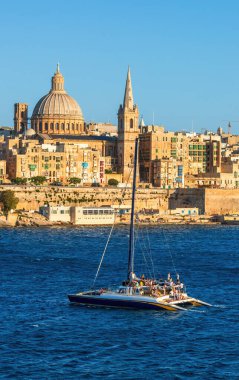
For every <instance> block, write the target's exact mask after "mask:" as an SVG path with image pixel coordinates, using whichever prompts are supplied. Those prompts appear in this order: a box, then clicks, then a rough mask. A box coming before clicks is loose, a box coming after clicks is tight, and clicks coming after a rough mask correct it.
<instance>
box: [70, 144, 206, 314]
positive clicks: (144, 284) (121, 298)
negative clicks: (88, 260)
mask: <svg viewBox="0 0 239 380" xmlns="http://www.w3.org/2000/svg"><path fill="white" fill-rule="evenodd" d="M137 161H138V138H137V139H136V140H135V155H134V171H133V188H132V200H131V219H130V234H129V250H128V273H127V279H126V280H125V281H123V282H122V284H121V285H120V286H118V287H117V288H116V289H114V290H112V289H109V288H101V289H94V288H93V289H91V290H87V291H83V292H79V293H76V294H69V295H68V298H69V300H70V302H72V303H76V304H80V305H88V306H105V307H119V308H134V309H154V310H168V311H180V310H186V308H187V307H189V306H211V305H210V304H208V303H206V302H203V301H201V300H198V299H196V298H193V297H191V296H189V295H188V294H187V293H186V289H185V286H184V284H183V283H181V281H180V277H179V275H178V274H177V276H176V279H175V281H174V280H173V279H172V277H171V275H170V273H169V274H168V276H167V279H165V280H162V279H160V280H157V279H154V278H153V279H152V278H145V276H144V275H142V276H140V277H138V276H137V275H136V274H135V271H134V253H135V239H134V211H135V192H136V172H137ZM108 241H109V239H108ZM108 241H107V245H108ZM107 245H106V247H107ZM105 251H106V248H105V250H104V252H103V255H102V258H101V262H100V265H101V263H102V260H103V257H104V254H105ZM99 268H100V266H99ZM99 268H98V270H97V273H96V277H97V275H98V272H99ZM96 277H95V279H96Z"/></svg>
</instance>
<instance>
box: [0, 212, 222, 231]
mask: <svg viewBox="0 0 239 380" xmlns="http://www.w3.org/2000/svg"><path fill="white" fill-rule="evenodd" d="M129 222H130V218H129V215H127V216H125V215H124V216H123V217H122V216H117V217H116V222H115V224H116V225H128V224H129ZM137 223H140V224H141V225H149V226H156V225H162V224H172V225H173V224H174V225H176V224H177V225H178V224H181V225H211V224H221V221H220V220H217V219H215V218H212V217H206V216H204V215H200V216H194V217H192V216H184V217H182V216H178V215H163V216H159V215H155V214H154V215H139V217H138V218H137ZM54 226H62V227H63V226H65V227H76V226H77V225H74V224H72V223H65V222H52V221H49V220H48V219H47V218H46V217H44V216H43V215H41V214H39V213H38V212H34V213H30V212H26V211H24V212H17V213H12V214H9V215H8V218H7V219H6V217H5V216H4V215H0V228H1V227H54ZM79 226H80V225H79ZM97 226H99V225H95V227H97ZM92 227H94V225H92Z"/></svg>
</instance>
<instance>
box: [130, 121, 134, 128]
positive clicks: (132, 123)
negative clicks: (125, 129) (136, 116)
mask: <svg viewBox="0 0 239 380" xmlns="http://www.w3.org/2000/svg"><path fill="white" fill-rule="evenodd" d="M129 126H130V128H134V120H133V119H130V124H129Z"/></svg>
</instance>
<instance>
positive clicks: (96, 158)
mask: <svg viewBox="0 0 239 380" xmlns="http://www.w3.org/2000/svg"><path fill="white" fill-rule="evenodd" d="M6 151H7V154H6V163H7V171H8V175H9V178H10V179H13V178H17V177H20V178H27V179H31V178H32V177H35V176H44V177H46V179H47V180H48V182H49V183H51V182H54V181H60V182H62V183H67V182H68V181H69V179H70V178H73V177H77V178H80V179H81V183H82V184H89V185H90V184H93V183H100V184H102V185H104V181H105V174H104V173H105V167H106V166H105V161H106V158H107V157H102V155H101V154H100V152H99V151H98V150H95V149H91V148H90V147H89V146H88V144H82V143H78V144H72V143H70V142H68V143H60V142H58V143H56V142H54V141H51V140H44V141H42V142H39V141H38V140H36V139H17V138H15V139H14V143H13V141H12V143H11V144H10V146H8V148H7V150H6Z"/></svg>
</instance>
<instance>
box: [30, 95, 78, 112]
mask: <svg viewBox="0 0 239 380" xmlns="http://www.w3.org/2000/svg"><path fill="white" fill-rule="evenodd" d="M50 115H52V116H53V115H54V116H55V115H64V116H78V117H83V116H82V111H81V109H80V106H79V104H78V103H77V102H76V100H75V99H73V98H72V97H71V96H70V95H68V94H67V93H66V92H65V93H58V92H56V91H51V92H50V93H49V94H47V95H45V96H43V97H42V98H41V99H40V100H39V101H38V102H37V104H36V106H35V108H34V110H33V113H32V116H33V117H34V116H50Z"/></svg>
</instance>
